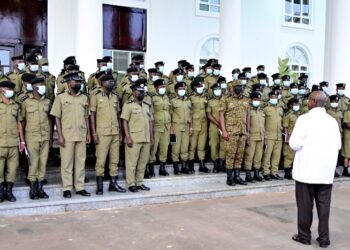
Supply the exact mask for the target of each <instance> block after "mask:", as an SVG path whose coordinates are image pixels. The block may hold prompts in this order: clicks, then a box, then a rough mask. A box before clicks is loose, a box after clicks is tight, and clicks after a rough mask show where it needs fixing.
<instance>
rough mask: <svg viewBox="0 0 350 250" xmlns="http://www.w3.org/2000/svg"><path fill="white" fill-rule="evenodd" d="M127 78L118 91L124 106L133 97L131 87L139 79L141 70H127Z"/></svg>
mask: <svg viewBox="0 0 350 250" xmlns="http://www.w3.org/2000/svg"><path fill="white" fill-rule="evenodd" d="M126 72H127V75H126V78H124V80H123V81H122V82H121V87H120V88H119V89H118V90H117V95H118V97H119V98H120V99H121V101H122V106H124V104H125V103H126V102H127V101H128V100H129V98H130V97H131V96H132V90H131V88H130V87H131V86H132V85H133V84H134V83H135V82H136V81H137V80H138V79H139V70H138V68H136V67H132V68H128V69H127V70H126Z"/></svg>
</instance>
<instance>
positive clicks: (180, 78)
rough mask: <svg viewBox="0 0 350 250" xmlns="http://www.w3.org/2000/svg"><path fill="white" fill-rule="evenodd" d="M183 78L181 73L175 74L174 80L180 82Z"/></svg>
mask: <svg viewBox="0 0 350 250" xmlns="http://www.w3.org/2000/svg"><path fill="white" fill-rule="evenodd" d="M183 80H184V76H183V75H177V76H176V81H177V82H182V81H183Z"/></svg>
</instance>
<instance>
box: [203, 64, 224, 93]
mask: <svg viewBox="0 0 350 250" xmlns="http://www.w3.org/2000/svg"><path fill="white" fill-rule="evenodd" d="M211 67H212V70H213V73H212V74H210V75H209V74H208V75H207V76H206V77H204V87H205V89H206V91H207V92H208V97H209V98H212V97H213V92H212V89H211V86H213V85H215V84H216V83H217V80H218V78H219V77H220V73H221V65H220V64H218V63H215V64H212V66H211Z"/></svg>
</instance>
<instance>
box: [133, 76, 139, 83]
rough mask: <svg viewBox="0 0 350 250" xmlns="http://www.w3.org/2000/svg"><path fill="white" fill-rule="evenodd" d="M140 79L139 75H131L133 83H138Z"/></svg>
mask: <svg viewBox="0 0 350 250" xmlns="http://www.w3.org/2000/svg"><path fill="white" fill-rule="evenodd" d="M138 79H139V76H138V75H131V81H132V82H136V81H137V80H138Z"/></svg>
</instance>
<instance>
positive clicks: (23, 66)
mask: <svg viewBox="0 0 350 250" xmlns="http://www.w3.org/2000/svg"><path fill="white" fill-rule="evenodd" d="M25 67H26V65H25V64H24V63H19V64H18V70H21V71H22V70H24V69H25Z"/></svg>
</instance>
